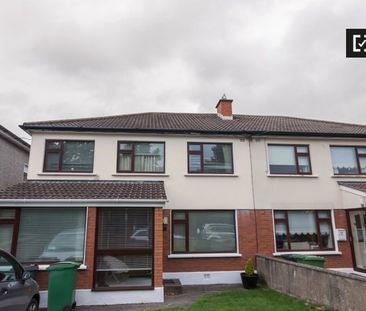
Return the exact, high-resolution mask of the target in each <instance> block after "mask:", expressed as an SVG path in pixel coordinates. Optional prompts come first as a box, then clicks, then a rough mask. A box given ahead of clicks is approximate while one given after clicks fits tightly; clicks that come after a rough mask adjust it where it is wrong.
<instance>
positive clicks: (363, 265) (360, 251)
mask: <svg viewBox="0 0 366 311" xmlns="http://www.w3.org/2000/svg"><path fill="white" fill-rule="evenodd" d="M348 215H349V222H350V226H351V233H352V246H353V258H354V268H355V270H361V271H366V210H365V209H359V210H352V211H349V212H348Z"/></svg>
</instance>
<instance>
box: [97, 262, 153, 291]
mask: <svg viewBox="0 0 366 311" xmlns="http://www.w3.org/2000/svg"><path fill="white" fill-rule="evenodd" d="M151 271H152V256H151V255H125V256H122V255H121V256H111V255H106V256H101V255H99V256H97V262H96V277H95V278H96V284H95V286H96V287H111V288H113V287H133V286H151V280H152V273H151Z"/></svg>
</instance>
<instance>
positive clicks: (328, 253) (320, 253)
mask: <svg viewBox="0 0 366 311" xmlns="http://www.w3.org/2000/svg"><path fill="white" fill-rule="evenodd" d="M282 255H342V252H339V251H308V252H276V253H273V256H282Z"/></svg>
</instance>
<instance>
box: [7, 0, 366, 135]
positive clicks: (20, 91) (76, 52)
mask: <svg viewBox="0 0 366 311" xmlns="http://www.w3.org/2000/svg"><path fill="white" fill-rule="evenodd" d="M365 16H366V5H365V2H364V0H360V1H358V0H323V1H322V0H302V1H294V0H278V1H277V0H276V1H274V0H273V1H270V0H252V1H244V0H240V1H234V0H232V1H231V0H225V1H223V0H221V1H218V0H200V1H197V0H184V1H183V0H179V1H178V0H166V1H162V0H150V1H148V0H145V1H140V0H132V1H130V0H104V1H94V0H77V1H75V0H62V1H59V0H52V1H49V0H23V1H19V0H12V1H6V0H0V124H2V125H3V126H5V127H7V128H8V129H10V130H11V131H13V132H14V133H16V134H17V135H19V136H21V137H26V136H27V135H26V134H25V133H24V132H23V131H22V130H21V129H19V128H18V125H19V124H22V123H23V122H28V121H39V120H52V119H65V118H66V119H69V118H80V117H92V116H105V115H115V114H125V113H136V112H149V111H167V112H212V113H214V112H215V105H216V103H217V101H218V100H219V99H220V97H221V96H222V95H223V94H224V93H225V94H226V96H227V98H230V99H233V100H234V102H233V111H234V113H240V114H266V115H289V116H297V117H305V118H315V119H325V120H334V121H342V122H351V123H361V124H366V104H365V102H366V59H364V58H354V59H350V58H346V55H345V54H346V46H345V42H346V28H366V18H365Z"/></svg>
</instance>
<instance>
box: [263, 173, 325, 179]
mask: <svg viewBox="0 0 366 311" xmlns="http://www.w3.org/2000/svg"><path fill="white" fill-rule="evenodd" d="M267 177H290V178H318V177H319V176H318V175H295V174H294V175H292V174H267Z"/></svg>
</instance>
